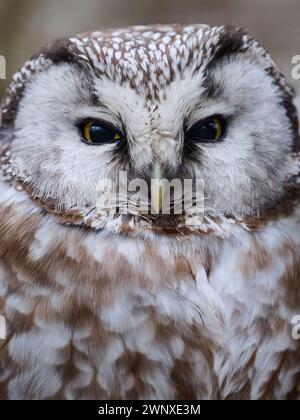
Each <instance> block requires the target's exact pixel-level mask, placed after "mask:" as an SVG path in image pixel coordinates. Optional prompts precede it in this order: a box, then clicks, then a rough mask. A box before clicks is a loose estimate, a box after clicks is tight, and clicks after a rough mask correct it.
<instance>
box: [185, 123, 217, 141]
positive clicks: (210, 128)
mask: <svg viewBox="0 0 300 420" xmlns="http://www.w3.org/2000/svg"><path fill="white" fill-rule="evenodd" d="M217 133H218V127H217V123H216V122H215V121H214V120H210V121H207V122H206V123H204V124H201V125H198V126H196V127H194V128H192V129H191V131H190V133H189V137H190V138H192V139H193V140H204V141H211V140H215V139H216V138H217Z"/></svg>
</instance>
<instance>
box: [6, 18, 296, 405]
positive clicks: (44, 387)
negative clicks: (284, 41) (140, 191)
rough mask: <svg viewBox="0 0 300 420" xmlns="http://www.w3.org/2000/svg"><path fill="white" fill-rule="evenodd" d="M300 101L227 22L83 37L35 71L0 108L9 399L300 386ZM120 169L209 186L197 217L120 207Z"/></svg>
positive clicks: (204, 394) (228, 394)
mask: <svg viewBox="0 0 300 420" xmlns="http://www.w3.org/2000/svg"><path fill="white" fill-rule="evenodd" d="M293 96H294V94H293V91H292V89H291V88H290V87H289V86H288V84H287V82H286V80H285V78H284V76H283V75H282V74H281V73H280V72H279V70H278V68H277V66H276V64H275V63H274V61H273V60H272V58H271V56H270V55H269V54H268V53H267V52H266V50H265V49H264V48H263V47H262V46H261V45H260V44H259V43H258V42H257V41H256V40H255V39H253V38H251V37H250V36H249V35H248V34H247V32H246V31H245V30H243V29H240V28H235V27H231V26H220V27H211V26H208V25H193V26H181V25H173V26H159V25H156V26H151V27H148V26H147V27H146V26H135V27H130V28H125V29H117V30H107V31H102V32H101V31H99V32H90V33H84V34H80V35H78V36H75V37H72V38H65V39H60V40H58V41H56V42H54V43H52V44H50V45H49V46H47V47H45V48H43V49H42V50H41V51H40V52H39V53H37V54H36V55H34V56H33V57H32V58H31V59H30V60H29V61H27V62H26V63H25V64H24V66H23V67H22V68H21V69H20V70H19V71H18V72H17V73H16V74H15V76H14V77H13V79H12V82H11V84H10V86H9V88H8V90H7V93H6V95H5V97H4V98H3V101H2V105H1V130H0V139H1V176H0V191H1V192H0V315H1V317H2V318H1V319H2V320H5V326H6V335H5V337H4V339H3V337H2V339H1V340H0V396H1V398H2V399H12V400H16V399H38V400H39V399H70V400H72V399H98V400H108V399H119V400H127V399H134V400H135V399H146V400H148V399H150V400H153V399H166V400H172V399H181V400H184V399H187V400H197V399H204V400H216V399H219V400H226V399H234V400H238V399H252V400H256V399H263V400H265V399H269V400H270V399H298V398H299V397H300V341H299V340H297V339H296V338H295V336H294V335H293V327H294V324H293V320H294V319H295V317H296V316H297V315H299V314H300V206H299V197H300V194H299V191H300V182H299V181H300V157H299V151H300V138H299V127H298V117H297V111H296V107H295V106H294V104H293ZM121 172H122V173H126V174H127V177H128V180H129V181H134V180H137V179H138V180H142V181H143V183H144V184H143V185H146V186H149V185H150V184H151V181H152V180H153V179H159V180H161V179H165V180H169V181H171V180H174V179H179V180H181V181H184V180H192V181H194V180H198V179H201V180H203V185H204V204H203V209H202V210H203V211H201V212H199V211H198V210H199V209H198V207H197V203H196V205H195V202H194V200H193V199H192V205H191V206H190V207H189V208H184V210H183V211H182V213H181V214H177V213H175V212H174V211H171V212H169V214H163V213H162V212H161V211H158V212H156V213H155V212H154V213H153V212H148V213H146V212H142V211H141V207H139V206H136V207H132V206H129V205H128V206H126V205H124V202H123V201H124V200H123V201H122V200H121V201H122V202H121V204H120V203H119V204H120V206H119V207H118V208H114V209H113V207H112V206H110V205H109V202H108V201H107V200H101V198H103V197H104V195H105V192H104V190H102V189H101V188H99V182H100V183H101V180H104V179H110V180H113V181H115V180H117V179H119V178H118V177H119V174H120V173H121ZM118 185H119V186H120V183H119V184H118ZM106 192H107V191H106ZM192 192H193V191H192ZM163 195H164V191H162V190H159V193H158V194H154V195H151V196H150V195H148V196H147V197H146V199H145V201H146V203H147V205H148V206H149V205H150V206H151V204H152V202H153V203H156V204H158V209H159V210H160V209H161V205H162V202H163V199H164V198H163ZM192 196H193V194H192ZM131 199H132V196H131V195H130V196H129V198H128V200H129V201H130V200H131ZM125 204H126V203H125Z"/></svg>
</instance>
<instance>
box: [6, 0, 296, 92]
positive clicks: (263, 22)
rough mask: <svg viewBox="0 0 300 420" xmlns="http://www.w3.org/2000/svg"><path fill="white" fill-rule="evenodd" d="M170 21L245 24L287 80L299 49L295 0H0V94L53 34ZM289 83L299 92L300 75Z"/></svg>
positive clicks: (71, 33)
mask: <svg viewBox="0 0 300 420" xmlns="http://www.w3.org/2000/svg"><path fill="white" fill-rule="evenodd" d="M172 22H180V23H209V24H212V25H222V24H229V23H230V24H236V25H238V26H243V27H246V28H247V29H248V31H249V32H250V33H251V34H252V35H254V36H255V37H256V38H258V39H259V40H260V41H261V42H262V44H263V45H264V46H265V47H266V48H267V49H268V50H269V51H270V52H271V53H272V55H273V57H274V58H275V60H276V61H277V63H278V64H279V66H280V68H281V69H282V71H283V72H284V73H285V74H286V76H287V77H288V78H289V80H290V81H291V68H292V64H291V59H292V56H294V55H297V54H300V1H299V0H284V1H283V0H251V1H249V0H248V1H246V0H150V1H149V0H0V54H1V55H3V56H5V58H6V63H7V70H6V74H7V80H0V97H1V96H2V94H3V92H4V89H5V88H6V86H7V84H8V82H9V80H10V78H11V76H12V74H13V73H14V72H15V71H16V70H17V68H18V67H20V66H21V65H22V63H23V62H24V61H25V60H26V58H27V57H29V56H31V55H32V54H33V53H34V52H35V51H36V50H37V49H39V47H40V46H41V45H42V44H45V43H47V42H48V41H50V40H52V39H54V38H57V37H60V36H64V35H74V34H76V33H78V32H84V31H86V30H92V29H102V28H109V27H120V26H126V25H133V24H149V23H172ZM291 83H292V84H293V86H294V87H295V88H296V89H297V91H298V92H300V81H298V82H297V81H291ZM297 85H298V86H297Z"/></svg>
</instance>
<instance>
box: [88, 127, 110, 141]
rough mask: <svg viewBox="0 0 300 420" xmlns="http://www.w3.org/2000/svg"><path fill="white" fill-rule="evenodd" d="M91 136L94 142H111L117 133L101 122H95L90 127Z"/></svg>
mask: <svg viewBox="0 0 300 420" xmlns="http://www.w3.org/2000/svg"><path fill="white" fill-rule="evenodd" d="M90 137H91V141H92V143H94V144H102V143H109V142H111V141H113V140H114V138H115V133H113V132H112V131H111V130H109V129H108V128H106V127H103V126H101V125H99V124H93V125H92V126H91V128H90Z"/></svg>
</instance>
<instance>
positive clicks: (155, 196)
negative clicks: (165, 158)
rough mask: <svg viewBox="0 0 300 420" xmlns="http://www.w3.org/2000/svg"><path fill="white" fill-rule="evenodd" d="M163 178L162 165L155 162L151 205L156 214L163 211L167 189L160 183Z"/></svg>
mask: <svg viewBox="0 0 300 420" xmlns="http://www.w3.org/2000/svg"><path fill="white" fill-rule="evenodd" d="M162 179H163V173H162V169H161V165H160V164H159V163H155V165H154V166H153V170H152V177H151V207H152V211H153V212H154V213H155V214H159V213H160V212H161V210H162V206H163V202H164V193H165V191H164V187H163V185H162V184H161V183H160V181H161V180H162Z"/></svg>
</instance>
